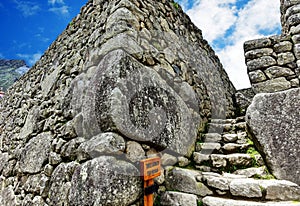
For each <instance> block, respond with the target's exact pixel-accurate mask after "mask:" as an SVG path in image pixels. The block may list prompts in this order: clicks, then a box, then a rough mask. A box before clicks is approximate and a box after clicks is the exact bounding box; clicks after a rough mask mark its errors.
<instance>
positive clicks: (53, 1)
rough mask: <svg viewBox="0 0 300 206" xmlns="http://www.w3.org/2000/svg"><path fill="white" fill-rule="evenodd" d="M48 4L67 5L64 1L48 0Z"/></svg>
mask: <svg viewBox="0 0 300 206" xmlns="http://www.w3.org/2000/svg"><path fill="white" fill-rule="evenodd" d="M48 4H52V5H54V4H65V2H64V0H48Z"/></svg>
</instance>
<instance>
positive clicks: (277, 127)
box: [246, 89, 300, 184]
mask: <svg viewBox="0 0 300 206" xmlns="http://www.w3.org/2000/svg"><path fill="white" fill-rule="evenodd" d="M299 105H300V89H291V90H287V91H284V92H278V93H272V94H259V95H256V96H255V98H254V100H253V102H252V104H251V105H250V106H249V108H248V110H247V115H246V117H247V124H248V126H249V129H250V131H251V132H252V134H253V140H254V142H255V143H256V146H257V147H258V149H259V150H260V152H261V153H262V154H263V156H264V158H265V160H266V162H267V165H268V166H269V167H270V169H271V171H272V173H273V174H274V175H275V176H276V177H277V178H280V179H287V180H290V181H293V182H295V183H297V184H300V181H299V176H300V159H299V154H298V153H299V150H300V144H299V136H300V127H299V122H300V112H299Z"/></svg>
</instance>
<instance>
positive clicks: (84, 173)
mask: <svg viewBox="0 0 300 206" xmlns="http://www.w3.org/2000/svg"><path fill="white" fill-rule="evenodd" d="M299 4H300V3H299V2H296V1H282V12H283V11H284V13H289V16H288V18H285V19H283V20H282V21H283V22H287V23H284V24H283V25H284V28H283V30H284V31H285V30H286V31H287V32H285V33H286V34H287V35H286V36H288V34H290V33H288V32H289V31H292V30H293V31H296V30H297V26H296V23H295V24H294V23H291V22H296V18H294V17H293V18H292V17H291V18H292V19H293V20H290V16H293V15H294V14H295V17H297V8H298V7H297V5H299ZM290 8H293V9H290ZM289 9H290V10H289ZM285 10H286V11H288V10H289V11H290V12H285ZM288 22H289V23H288ZM287 25H289V26H287ZM296 33H297V32H294V34H296ZM286 36H284V37H271V38H268V39H264V40H255V41H252V42H247V43H245V49H246V50H247V52H248V53H247V55H246V59H247V64H248V68H249V65H250V68H251V69H252V70H251V72H254V73H255V72H256V73H257V74H258V75H257V76H259V71H260V72H261V73H263V75H265V77H266V79H265V80H266V81H265V82H269V80H270V81H271V80H272V81H273V79H275V83H276V81H277V82H279V83H278V84H277V83H276V84H275V85H274V86H272V88H273V89H270V92H274V91H277V90H283V89H288V88H292V87H299V82H298V83H297V79H298V78H299V77H298V76H297V75H298V73H297V72H298V70H297V68H298V67H297V61H296V60H297V58H298V57H297V55H296V53H295V52H294V51H295V50H294V49H295V48H296V43H295V42H294V41H295V40H294V39H295V35H294V36H292V37H290V38H288V37H286ZM293 38H294V39H293ZM271 39H272V40H271ZM274 42H276V43H274ZM271 50H272V51H271ZM275 50H276V51H275ZM276 52H277V53H276ZM292 59H293V60H292ZM278 63H280V64H282V65H277V64H278ZM261 65H263V66H261ZM282 68H283V69H282ZM267 70H268V72H267ZM254 73H253V74H254ZM268 74H269V75H270V77H269V76H267V75H268ZM249 75H250V78H252V79H253V78H254V76H255V75H252V73H251V74H250V73H249ZM251 75H252V76H251ZM263 75H262V76H263ZM267 77H268V78H269V79H267ZM260 79H263V77H261V78H260ZM278 79H279V80H278ZM283 79H284V80H283ZM298 80H299V79H298ZM260 81H264V80H257V82H255V84H253V88H250V89H245V90H242V91H238V92H237V91H236V90H235V88H234V86H233V85H232V83H231V82H230V80H229V78H228V76H227V74H226V72H225V71H224V69H223V67H222V65H221V63H220V61H219V59H218V57H217V56H216V55H215V53H214V51H213V50H212V49H211V47H210V46H209V45H208V43H207V42H206V41H205V40H204V39H203V37H202V34H201V31H200V30H199V29H198V28H197V27H195V26H194V25H193V24H192V23H191V21H190V19H189V17H188V16H187V15H185V14H184V13H183V11H182V9H181V8H180V6H178V4H177V3H175V2H174V1H173V0H161V1H154V0H110V1H105V0H89V1H88V2H87V4H86V5H85V6H84V7H82V9H81V12H80V14H78V15H77V16H76V17H75V18H74V19H73V20H72V21H71V22H70V24H69V25H68V26H67V28H66V30H65V31H64V32H63V33H62V34H61V35H60V36H59V37H58V38H57V40H56V41H54V42H53V43H52V44H51V45H50V47H49V48H48V50H47V51H46V52H45V54H44V55H43V56H42V57H41V59H40V60H39V61H38V62H37V64H36V65H35V66H34V67H33V68H32V69H31V70H30V71H29V72H28V73H26V74H25V75H24V76H22V78H21V79H20V80H19V81H18V82H16V83H15V84H14V85H13V86H12V87H11V88H10V89H9V91H8V94H7V95H6V96H5V97H4V98H3V99H1V100H0V114H1V115H0V206H23V205H24V206H25V205H26V206H27V205H30V206H82V205H95V206H96V205H97V206H98V205H99V206H100V205H101V206H112V205H113V206H115V205H116V206H141V205H143V203H142V202H143V190H142V188H143V182H142V180H141V178H140V171H139V161H140V160H142V159H145V158H148V157H153V156H160V157H161V162H162V166H163V171H162V174H161V176H159V177H157V178H156V179H155V183H156V184H157V185H158V191H157V193H156V194H155V205H164V206H174V205H184V206H197V205H204V206H216V205H218V206H220V205H223V206H233V205H246V206H248V205H249V206H254V205H255V206H257V205H259V206H271V205H272V206H273V205H285V206H290V205H300V202H299V201H300V187H299V185H297V184H299V182H298V181H297V179H295V178H297V177H295V178H289V177H288V176H290V174H291V172H296V173H294V174H298V173H297V172H298V170H297V168H296V170H288V169H287V168H288V167H290V165H291V161H294V160H295V161H296V163H299V158H298V157H297V156H293V155H294V154H295V153H296V152H298V149H299V147H297V145H299V144H297V143H298V141H297V140H298V139H297V138H298V137H299V135H298V133H299V129H298V127H297V126H295V122H292V121H287V122H284V123H286V124H284V126H285V127H289V128H288V129H291V128H294V129H292V130H290V132H292V133H293V134H294V133H295V136H293V137H294V139H292V140H293V141H294V144H292V143H293V142H289V141H290V137H289V135H288V134H289V133H288V132H286V133H285V136H283V137H284V138H283V139H278V138H277V137H279V136H278V135H277V136H276V134H277V133H276V134H275V133H274V134H273V133H270V134H271V135H272V137H270V138H273V136H274V137H276V138H277V139H276V142H275V141H273V142H274V145H275V149H274V148H273V145H272V144H269V142H268V139H267V138H269V136H262V134H261V132H260V131H261V130H262V129H265V128H266V130H267V129H269V128H270V127H271V128H273V125H275V126H276V129H277V128H278V129H277V130H276V131H281V130H280V128H281V127H282V124H281V120H282V119H284V118H285V117H284V116H283V117H282V116H280V115H279V114H278V113H276V111H277V110H278V111H286V112H287V113H290V112H291V113H292V115H294V117H295V119H296V124H297V120H298V119H299V118H298V117H299V116H300V115H298V116H297V114H298V113H299V112H298V110H297V109H296V107H297V106H299V105H300V102H299V98H298V99H297V97H298V96H299V95H298V96H297V94H299V90H297V89H295V90H291V91H286V92H292V93H293V94H294V93H295V94H296V95H294V96H293V95H288V94H287V93H284V92H283V93H280V94H276V93H274V94H276V95H280V98H283V99H284V98H285V97H286V101H282V102H283V103H284V105H281V104H278V109H276V111H266V112H269V114H270V115H271V117H270V116H268V115H263V114H262V112H261V110H263V109H264V107H267V108H269V109H270V110H272V107H270V106H269V105H268V101H260V100H259V98H260V96H256V97H255V98H254V101H252V98H253V96H254V94H255V93H257V92H258V91H262V89H260V88H262V87H258V86H257V85H258V84H260V83H261V82H260ZM265 82H262V83H265ZM282 82H283V83H282ZM252 83H254V82H253V81H252ZM271 83H272V82H271ZM272 84H273V83H272ZM272 84H271V85H272ZM278 85H279V86H278ZM297 92H298V93H297ZM270 95H271V96H272V95H273V94H270ZM293 97H295V98H294V99H293ZM268 98H270V99H271V97H268ZM278 98H279V97H278ZM292 99H293V104H294V106H295V107H293V108H292V109H291V110H292V111H290V110H288V109H286V108H285V106H286V103H285V102H289V101H291V100H292ZM294 100H295V101H294ZM257 102H259V103H257ZM250 104H251V106H250V107H249V108H250V109H248V110H247V108H248V106H249V105H250ZM257 104H258V105H257ZM274 104H275V103H274ZM276 104H277V103H276ZM246 110H247V113H246ZM272 112H274V113H272ZM245 114H246V116H244V115H245ZM272 115H273V116H272ZM278 115H279V117H278V118H277V119H276V118H274V116H276V117H277V116H278ZM288 115H290V114H288ZM266 118H272V120H274V122H272V124H271V125H265V124H262V122H267V123H268V121H266ZM297 118H298V119H297ZM279 120H280V121H279ZM273 123H274V124H273ZM290 124H291V125H290ZM262 127H263V128H262ZM297 132H298V133H297ZM268 134H269V133H268ZM261 137H262V139H261ZM285 138H286V139H285ZM270 141H271V140H270ZM281 142H282V145H281V144H280V143H281ZM275 143H276V144H275ZM265 144H268V146H270V147H269V148H271V149H270V151H265V150H264V148H267V147H262V146H261V145H265ZM277 146H278V147H280V146H283V147H286V146H288V147H291V148H289V150H287V151H289V154H290V155H292V157H293V158H291V159H289V158H290V157H289V156H287V155H286V154H287V153H284V152H280V153H279V154H278V156H275V158H277V157H279V158H278V161H277V162H276V161H275V162H274V161H273V158H274V155H273V153H274V152H275V151H276V148H277ZM256 148H258V151H259V152H260V153H259V152H258V151H257V149H256ZM280 149H281V147H280ZM266 154H270V156H268V155H266ZM297 161H298V162H297ZM274 165H275V166H276V167H273V166H274ZM294 165H295V164H294ZM282 170H284V171H286V173H282ZM270 172H273V173H272V174H271V173H270ZM274 176H275V177H274ZM276 178H277V179H276ZM288 180H289V181H288Z"/></svg>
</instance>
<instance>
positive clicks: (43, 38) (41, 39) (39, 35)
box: [34, 34, 50, 43]
mask: <svg viewBox="0 0 300 206" xmlns="http://www.w3.org/2000/svg"><path fill="white" fill-rule="evenodd" d="M34 36H35V37H36V38H37V39H39V40H40V41H42V42H45V43H47V42H49V41H50V39H49V38H47V37H44V36H43V35H42V34H36V35H34Z"/></svg>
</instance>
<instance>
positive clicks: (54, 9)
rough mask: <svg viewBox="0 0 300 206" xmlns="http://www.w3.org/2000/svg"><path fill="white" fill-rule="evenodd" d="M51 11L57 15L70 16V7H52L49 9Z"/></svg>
mask: <svg viewBox="0 0 300 206" xmlns="http://www.w3.org/2000/svg"><path fill="white" fill-rule="evenodd" d="M49 11H51V12H53V13H55V14H57V15H63V16H66V15H69V7H68V6H62V7H52V8H50V9H49Z"/></svg>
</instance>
